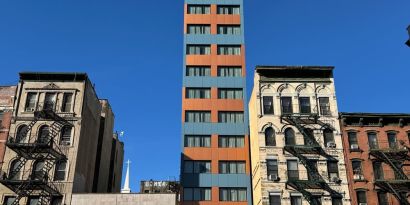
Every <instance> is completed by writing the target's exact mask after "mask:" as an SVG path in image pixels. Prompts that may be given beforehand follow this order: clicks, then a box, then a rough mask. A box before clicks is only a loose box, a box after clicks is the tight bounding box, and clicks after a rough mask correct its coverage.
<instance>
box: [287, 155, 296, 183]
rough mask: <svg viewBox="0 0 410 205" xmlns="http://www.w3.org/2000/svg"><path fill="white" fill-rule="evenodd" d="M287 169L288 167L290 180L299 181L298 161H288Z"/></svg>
mask: <svg viewBox="0 0 410 205" xmlns="http://www.w3.org/2000/svg"><path fill="white" fill-rule="evenodd" d="M287 167H288V179H293V180H298V179H299V170H298V161H297V160H288V161H287Z"/></svg>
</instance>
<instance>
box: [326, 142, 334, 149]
mask: <svg viewBox="0 0 410 205" xmlns="http://www.w3.org/2000/svg"><path fill="white" fill-rule="evenodd" d="M327 147H329V148H336V143H334V142H328V143H327Z"/></svg>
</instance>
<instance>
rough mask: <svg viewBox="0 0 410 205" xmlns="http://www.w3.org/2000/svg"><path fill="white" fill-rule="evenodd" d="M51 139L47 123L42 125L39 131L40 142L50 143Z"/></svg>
mask: <svg viewBox="0 0 410 205" xmlns="http://www.w3.org/2000/svg"><path fill="white" fill-rule="evenodd" d="M49 139H50V131H49V127H48V126H47V125H44V126H41V127H40V129H39V131H38V142H39V143H48V140H49Z"/></svg>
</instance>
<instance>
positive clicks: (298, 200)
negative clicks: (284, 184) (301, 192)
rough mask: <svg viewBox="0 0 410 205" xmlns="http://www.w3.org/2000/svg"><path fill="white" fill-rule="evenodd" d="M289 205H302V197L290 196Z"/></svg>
mask: <svg viewBox="0 0 410 205" xmlns="http://www.w3.org/2000/svg"><path fill="white" fill-rule="evenodd" d="M290 204H291V205H302V197H301V196H290Z"/></svg>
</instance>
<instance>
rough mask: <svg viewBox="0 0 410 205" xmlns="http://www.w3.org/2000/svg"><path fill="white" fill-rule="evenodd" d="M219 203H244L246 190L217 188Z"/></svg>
mask: <svg viewBox="0 0 410 205" xmlns="http://www.w3.org/2000/svg"><path fill="white" fill-rule="evenodd" d="M219 201H246V188H219Z"/></svg>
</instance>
